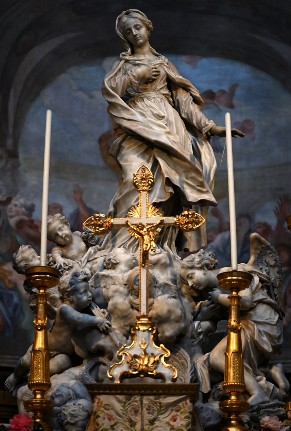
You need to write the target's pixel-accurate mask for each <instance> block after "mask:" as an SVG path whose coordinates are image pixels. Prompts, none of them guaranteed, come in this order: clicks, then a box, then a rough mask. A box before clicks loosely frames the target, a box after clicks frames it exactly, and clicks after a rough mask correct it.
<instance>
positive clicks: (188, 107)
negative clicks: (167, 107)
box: [167, 62, 215, 135]
mask: <svg viewBox="0 0 291 431" xmlns="http://www.w3.org/2000/svg"><path fill="white" fill-rule="evenodd" d="M167 67H168V68H169V70H170V71H171V72H172V73H173V74H174V75H177V76H180V74H179V72H178V70H177V69H176V67H175V66H174V65H173V64H172V63H171V62H168V65H167ZM169 85H170V88H171V93H172V97H173V101H174V104H175V108H176V109H177V111H178V112H179V114H180V115H181V117H182V118H183V119H184V120H185V121H186V122H187V123H189V124H190V125H192V126H194V127H195V128H196V129H197V130H199V132H201V133H202V134H203V135H206V134H207V132H209V131H210V129H211V128H212V127H213V126H214V125H215V123H214V121H212V120H209V119H208V118H207V117H206V116H205V115H204V114H203V112H202V111H201V109H200V107H199V106H198V105H197V104H196V103H195V102H194V100H193V96H192V95H191V94H190V93H189V92H188V91H187V90H185V89H184V88H182V87H181V86H179V85H178V84H176V83H174V82H173V81H171V82H170V84H169ZM193 88H194V87H193ZM195 90H196V89H195ZM197 92H198V90H197ZM197 94H198V97H200V95H199V93H197Z"/></svg>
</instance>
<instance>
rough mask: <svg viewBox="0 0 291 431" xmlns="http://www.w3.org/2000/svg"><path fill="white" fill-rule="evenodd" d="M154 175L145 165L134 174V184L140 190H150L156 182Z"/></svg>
mask: <svg viewBox="0 0 291 431" xmlns="http://www.w3.org/2000/svg"><path fill="white" fill-rule="evenodd" d="M154 182H155V180H154V176H153V174H152V172H151V171H150V170H149V168H147V167H146V166H145V165H142V166H141V167H140V168H139V169H138V170H137V171H136V172H135V174H133V185H134V187H135V188H136V189H137V190H138V191H139V192H148V191H150V189H151V188H152V186H153V184H154Z"/></svg>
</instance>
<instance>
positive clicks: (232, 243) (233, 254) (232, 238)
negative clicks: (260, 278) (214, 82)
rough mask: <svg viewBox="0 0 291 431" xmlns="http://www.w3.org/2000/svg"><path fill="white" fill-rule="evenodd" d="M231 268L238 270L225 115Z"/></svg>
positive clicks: (228, 123) (228, 125)
mask: <svg viewBox="0 0 291 431" xmlns="http://www.w3.org/2000/svg"><path fill="white" fill-rule="evenodd" d="M225 128H226V152H227V173H228V200H229V224H230V254H231V268H232V270H233V271H236V270H237V240H236V214H235V194H234V175H233V155H232V137H231V120H230V113H229V112H227V113H226V114H225Z"/></svg>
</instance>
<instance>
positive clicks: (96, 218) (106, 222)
mask: <svg viewBox="0 0 291 431" xmlns="http://www.w3.org/2000/svg"><path fill="white" fill-rule="evenodd" d="M83 226H84V228H85V229H86V230H87V231H88V232H91V233H94V234H96V235H104V234H106V233H107V232H109V231H110V229H111V228H112V226H113V220H112V218H111V217H109V216H107V215H105V214H101V213H98V214H94V215H92V216H91V217H89V218H87V220H85V221H84V223H83Z"/></svg>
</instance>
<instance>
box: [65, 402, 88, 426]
mask: <svg viewBox="0 0 291 431" xmlns="http://www.w3.org/2000/svg"><path fill="white" fill-rule="evenodd" d="M91 410H92V403H90V401H88V400H85V399H77V400H74V401H70V402H68V403H67V404H65V405H64V406H63V407H62V409H61V412H60V413H59V414H58V420H59V422H60V423H61V424H62V425H63V427H64V430H68V431H83V430H84V429H85V428H86V425H87V422H88V419H89V416H90V413H91Z"/></svg>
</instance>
